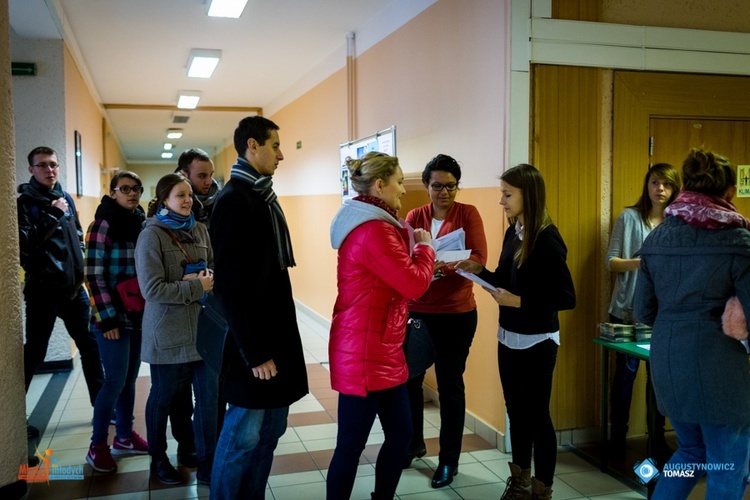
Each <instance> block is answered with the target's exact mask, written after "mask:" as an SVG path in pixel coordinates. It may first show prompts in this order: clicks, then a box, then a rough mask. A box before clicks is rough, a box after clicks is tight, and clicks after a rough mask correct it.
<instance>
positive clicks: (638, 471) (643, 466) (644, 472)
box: [633, 458, 659, 484]
mask: <svg viewBox="0 0 750 500" xmlns="http://www.w3.org/2000/svg"><path fill="white" fill-rule="evenodd" d="M633 471H635V475H636V476H638V480H639V481H640V482H641V484H648V483H649V482H651V480H653V479H656V478H657V477H659V469H658V468H657V467H656V462H654V459H653V458H647V459H645V460H643V461H642V462H638V463H636V464H635V466H634V467H633Z"/></svg>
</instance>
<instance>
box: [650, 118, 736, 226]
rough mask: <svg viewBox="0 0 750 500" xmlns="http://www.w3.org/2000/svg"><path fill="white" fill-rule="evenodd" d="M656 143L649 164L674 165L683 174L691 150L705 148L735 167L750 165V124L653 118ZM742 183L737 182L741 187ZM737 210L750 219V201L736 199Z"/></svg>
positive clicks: (734, 201)
mask: <svg viewBox="0 0 750 500" xmlns="http://www.w3.org/2000/svg"><path fill="white" fill-rule="evenodd" d="M649 129H650V133H651V137H652V141H653V146H652V152H651V158H650V162H651V164H654V163H671V164H672V165H674V166H675V168H677V170H679V171H680V172H682V162H683V160H684V159H685V157H686V156H687V154H688V152H689V151H690V149H691V148H697V147H705V148H707V149H710V150H711V151H713V152H714V153H718V154H720V155H723V156H726V157H727V158H728V159H729V161H730V162H731V163H732V165H733V166H734V167H735V170H736V168H737V165H750V121H748V120H721V119H711V118H696V119H692V118H651V119H650V121H649ZM740 182H742V179H739V180H738V184H739V183H740ZM733 203H734V205H735V206H736V207H737V210H739V211H740V213H742V214H743V215H744V216H746V217H750V198H740V197H736V198H735V199H734V200H733Z"/></svg>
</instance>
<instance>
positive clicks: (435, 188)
mask: <svg viewBox="0 0 750 500" xmlns="http://www.w3.org/2000/svg"><path fill="white" fill-rule="evenodd" d="M430 189H432V190H433V191H435V192H436V193H439V192H440V191H442V190H443V189H445V190H446V191H448V192H449V193H452V192H453V191H455V190H456V189H458V183H457V182H451V183H449V184H440V183H439V182H433V183H432V184H430Z"/></svg>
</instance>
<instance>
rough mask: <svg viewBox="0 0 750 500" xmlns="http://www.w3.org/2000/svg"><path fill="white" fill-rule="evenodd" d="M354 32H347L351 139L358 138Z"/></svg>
mask: <svg viewBox="0 0 750 500" xmlns="http://www.w3.org/2000/svg"><path fill="white" fill-rule="evenodd" d="M354 49H355V46H354V32H353V31H350V32H348V33H347V34H346V97H347V120H348V122H349V123H348V125H349V127H348V129H349V140H350V141H353V140H355V139H356V138H357V100H356V94H355V90H356V68H355V57H356V54H355V50H354Z"/></svg>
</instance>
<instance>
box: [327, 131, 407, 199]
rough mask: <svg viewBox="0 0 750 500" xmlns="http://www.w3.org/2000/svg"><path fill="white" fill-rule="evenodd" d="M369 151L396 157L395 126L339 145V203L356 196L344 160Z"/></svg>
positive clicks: (360, 156) (357, 156) (360, 155)
mask: <svg viewBox="0 0 750 500" xmlns="http://www.w3.org/2000/svg"><path fill="white" fill-rule="evenodd" d="M370 151H378V152H380V153H385V154H387V155H390V156H396V126H395V125H391V126H390V127H388V128H386V129H383V130H380V131H378V132H375V133H374V134H371V135H368V136H366V137H362V138H360V139H357V140H354V141H349V142H343V143H341V144H340V145H339V160H340V161H339V163H340V167H341V169H340V171H339V173H340V177H339V179H340V181H341V203H343V202H344V201H346V200H348V199H351V198H354V197H355V196H357V193H356V192H355V191H354V189H353V188H352V185H351V179H349V169H348V168H347V166H346V159H347V158H362V157H363V156H364V155H365V154H367V153H369V152H370Z"/></svg>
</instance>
